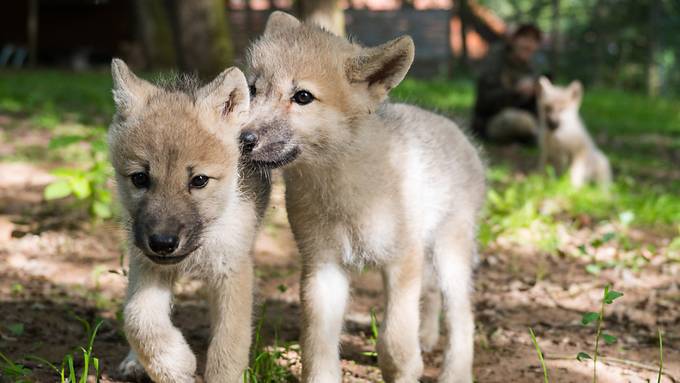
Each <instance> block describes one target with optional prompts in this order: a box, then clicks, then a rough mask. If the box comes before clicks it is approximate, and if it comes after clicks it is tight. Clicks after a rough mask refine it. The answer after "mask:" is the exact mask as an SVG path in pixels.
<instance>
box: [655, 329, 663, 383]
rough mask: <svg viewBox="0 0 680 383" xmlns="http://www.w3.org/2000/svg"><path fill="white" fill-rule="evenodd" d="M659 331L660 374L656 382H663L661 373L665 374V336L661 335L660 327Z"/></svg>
mask: <svg viewBox="0 0 680 383" xmlns="http://www.w3.org/2000/svg"><path fill="white" fill-rule="evenodd" d="M657 332H658V333H659V374H658V375H657V377H656V383H661V375H662V374H663V336H662V335H661V329H658V330H657Z"/></svg>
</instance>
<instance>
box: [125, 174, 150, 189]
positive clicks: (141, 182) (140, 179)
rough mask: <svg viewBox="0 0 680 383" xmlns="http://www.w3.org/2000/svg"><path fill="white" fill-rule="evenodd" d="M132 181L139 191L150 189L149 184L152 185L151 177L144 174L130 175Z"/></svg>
mask: <svg viewBox="0 0 680 383" xmlns="http://www.w3.org/2000/svg"><path fill="white" fill-rule="evenodd" d="M130 181H132V184H133V185H135V187H136V188H137V189H145V188H148V187H149V184H151V180H150V179H149V175H148V174H147V173H144V172H139V173H134V174H132V175H130Z"/></svg>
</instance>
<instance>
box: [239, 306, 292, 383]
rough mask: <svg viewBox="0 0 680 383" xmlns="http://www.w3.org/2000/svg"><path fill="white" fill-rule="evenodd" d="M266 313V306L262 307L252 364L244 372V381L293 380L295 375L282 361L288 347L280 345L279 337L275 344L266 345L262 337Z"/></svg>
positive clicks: (272, 381)
mask: <svg viewBox="0 0 680 383" xmlns="http://www.w3.org/2000/svg"><path fill="white" fill-rule="evenodd" d="M265 314H266V307H265V306H263V307H262V314H261V316H260V320H259V321H258V323H257V327H256V329H255V344H254V345H253V352H252V357H251V360H250V365H249V366H248V368H247V369H246V371H245V372H244V373H243V382H244V383H269V382H271V383H282V382H289V381H291V380H293V375H292V374H291V372H290V371H289V370H288V368H287V366H284V365H283V364H282V363H281V362H280V361H281V359H282V358H284V357H285V353H286V351H287V350H288V348H287V347H281V346H279V342H278V338H277V337H276V335H275V336H274V344H273V345H272V346H269V347H268V346H266V345H265V344H264V342H263V339H262V325H263V324H264V319H265V316H266V315H265Z"/></svg>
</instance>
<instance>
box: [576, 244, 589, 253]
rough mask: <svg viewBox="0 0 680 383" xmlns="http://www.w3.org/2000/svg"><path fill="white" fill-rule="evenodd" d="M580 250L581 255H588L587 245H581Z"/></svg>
mask: <svg viewBox="0 0 680 383" xmlns="http://www.w3.org/2000/svg"><path fill="white" fill-rule="evenodd" d="M578 251H579V253H581V255H588V251H586V245H579V246H578Z"/></svg>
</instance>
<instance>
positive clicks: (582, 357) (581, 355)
mask: <svg viewBox="0 0 680 383" xmlns="http://www.w3.org/2000/svg"><path fill="white" fill-rule="evenodd" d="M587 359H593V358H591V357H590V355H588V354H587V353H585V352H583V351H581V352H579V353H578V355H576V360H578V361H579V362H583V361H584V360H587Z"/></svg>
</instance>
